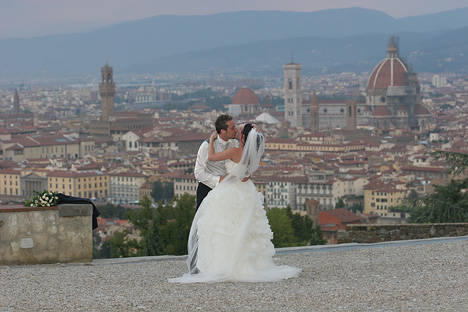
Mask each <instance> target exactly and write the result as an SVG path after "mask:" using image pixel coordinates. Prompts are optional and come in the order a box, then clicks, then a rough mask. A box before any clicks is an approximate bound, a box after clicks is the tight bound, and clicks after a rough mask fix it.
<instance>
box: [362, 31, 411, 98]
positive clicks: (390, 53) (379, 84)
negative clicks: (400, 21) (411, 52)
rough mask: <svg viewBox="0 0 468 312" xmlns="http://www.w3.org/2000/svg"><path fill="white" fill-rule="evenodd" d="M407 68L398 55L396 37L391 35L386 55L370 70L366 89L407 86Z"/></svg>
mask: <svg viewBox="0 0 468 312" xmlns="http://www.w3.org/2000/svg"><path fill="white" fill-rule="evenodd" d="M408 69H409V68H408V65H407V64H406V63H405V62H404V61H403V60H402V59H401V58H400V56H399V55H398V45H397V43H396V39H395V38H394V37H392V38H391V39H390V43H389V44H388V47H387V57H386V58H385V59H384V60H382V61H381V62H380V63H379V64H378V65H377V66H376V67H375V68H374V70H373V71H372V74H371V75H370V77H369V81H368V82H367V89H368V90H375V89H387V88H388V87H389V86H397V87H401V86H408V85H409V81H408Z"/></svg>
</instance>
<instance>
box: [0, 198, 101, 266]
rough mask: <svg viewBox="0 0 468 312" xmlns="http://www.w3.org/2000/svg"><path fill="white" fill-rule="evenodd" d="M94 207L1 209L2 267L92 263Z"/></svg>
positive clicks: (0, 240)
mask: <svg viewBox="0 0 468 312" xmlns="http://www.w3.org/2000/svg"><path fill="white" fill-rule="evenodd" d="M91 216H92V206H91V205H87V204H63V205H58V206H57V207H40V208H34V207H22V206H16V207H15V206H8V207H6V208H2V209H0V265H13V264H38V263H57V262H61V263H63V262H88V261H92V219H91Z"/></svg>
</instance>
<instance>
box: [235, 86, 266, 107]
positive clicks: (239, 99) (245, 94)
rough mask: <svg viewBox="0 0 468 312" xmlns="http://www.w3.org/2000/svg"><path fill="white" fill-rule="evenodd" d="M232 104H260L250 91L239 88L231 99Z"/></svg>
mask: <svg viewBox="0 0 468 312" xmlns="http://www.w3.org/2000/svg"><path fill="white" fill-rule="evenodd" d="M232 104H260V101H259V100H258V97H257V96H256V95H255V93H254V92H253V91H252V89H250V88H240V89H239V91H237V92H236V94H234V96H233V97H232Z"/></svg>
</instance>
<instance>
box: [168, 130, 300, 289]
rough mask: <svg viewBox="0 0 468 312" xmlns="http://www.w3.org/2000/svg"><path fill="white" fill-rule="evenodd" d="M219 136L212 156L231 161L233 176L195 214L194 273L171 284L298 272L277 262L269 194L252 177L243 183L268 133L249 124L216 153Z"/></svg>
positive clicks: (255, 165) (275, 278) (191, 245)
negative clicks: (267, 205) (268, 213)
mask: <svg viewBox="0 0 468 312" xmlns="http://www.w3.org/2000/svg"><path fill="white" fill-rule="evenodd" d="M215 138H216V134H213V135H212V136H211V138H210V145H209V152H208V159H209V160H211V161H222V160H226V162H225V163H226V169H227V173H228V174H227V176H226V177H225V178H224V179H223V180H222V182H221V183H219V184H218V186H216V188H215V189H213V190H212V191H211V192H210V193H208V195H207V197H206V198H205V199H204V200H203V202H202V204H201V206H200V207H199V209H198V211H197V213H196V214H195V218H194V220H193V223H192V227H191V229H190V235H189V241H188V259H187V265H188V268H189V273H185V274H184V275H183V276H181V277H178V278H173V279H169V282H176V283H197V282H221V281H245V282H271V281H278V280H281V279H286V278H290V277H294V276H298V275H299V273H300V271H301V270H300V269H298V268H294V267H290V266H284V265H283V266H277V265H275V264H274V262H273V255H274V254H275V249H274V246H273V244H272V242H271V239H272V238H273V233H272V232H271V230H270V226H269V224H268V219H267V217H266V213H265V210H264V208H263V196H262V195H261V193H259V192H257V190H256V188H255V185H254V184H253V183H252V181H251V180H250V179H249V180H247V181H246V182H242V181H241V180H242V179H243V178H245V177H249V176H251V175H252V174H253V173H254V172H255V170H257V168H258V165H259V162H260V158H261V156H262V154H263V151H264V146H265V139H264V136H263V135H262V134H261V133H259V132H257V131H256V129H255V128H254V127H253V126H252V124H246V125H245V126H244V127H243V128H242V129H241V131H240V135H239V138H240V139H239V140H240V142H239V147H234V148H230V149H228V150H226V151H224V152H220V153H215V152H214V148H213V142H214V140H215ZM244 181H245V179H244Z"/></svg>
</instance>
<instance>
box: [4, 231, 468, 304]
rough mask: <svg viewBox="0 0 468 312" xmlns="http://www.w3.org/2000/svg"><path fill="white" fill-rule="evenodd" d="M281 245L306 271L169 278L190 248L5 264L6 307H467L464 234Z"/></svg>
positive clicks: (283, 257) (283, 259) (181, 267)
mask: <svg viewBox="0 0 468 312" xmlns="http://www.w3.org/2000/svg"><path fill="white" fill-rule="evenodd" d="M339 246H342V245H339ZM280 253H281V254H280V255H278V256H276V257H275V262H276V263H277V264H288V265H292V266H297V267H300V268H302V270H303V271H302V273H301V275H300V276H299V278H295V279H290V280H286V281H281V282H275V283H232V282H225V283H215V284H188V285H180V284H170V283H168V282H167V279H168V278H170V277H176V276H179V275H181V274H182V273H183V272H184V271H185V269H186V266H185V262H184V258H183V257H144V258H126V259H114V260H95V261H93V263H91V264H51V265H33V266H0V285H1V286H0V290H1V291H0V311H2V312H3V311H463V312H465V311H468V237H467V236H465V237H459V238H449V239H430V240H422V241H407V242H396V243H390V244H388V243H387V244H386V243H384V244H372V245H355V244H351V245H348V246H342V247H339V248H330V247H326V246H325V247H321V248H310V249H309V250H304V249H296V250H294V249H293V250H280Z"/></svg>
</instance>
